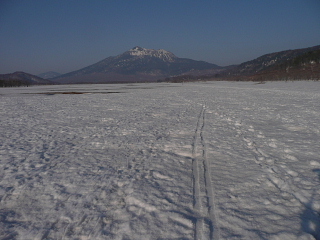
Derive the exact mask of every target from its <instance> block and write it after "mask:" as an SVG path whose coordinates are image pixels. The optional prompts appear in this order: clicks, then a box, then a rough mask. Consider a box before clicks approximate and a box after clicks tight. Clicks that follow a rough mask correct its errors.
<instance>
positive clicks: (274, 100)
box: [0, 81, 320, 240]
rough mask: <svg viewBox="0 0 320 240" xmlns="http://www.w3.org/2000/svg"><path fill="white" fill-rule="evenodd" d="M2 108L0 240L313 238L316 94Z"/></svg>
mask: <svg viewBox="0 0 320 240" xmlns="http://www.w3.org/2000/svg"><path fill="white" fill-rule="evenodd" d="M75 93H83V94H75ZM0 100H1V101H0V112H1V115H0V117H1V125H0V164H1V166H0V239H23V240H28V239H39V240H40V239H42V240H43V239H119V240H120V239H190V240H195V239H271V240H280V239H281V240H286V239H290V240H295V239H299V240H312V239H320V216H319V212H320V157H319V156H320V147H319V142H320V127H319V120H320V83H319V82H307V81H301V82H290V83H289V82H288V83H286V82H272V83H266V84H255V83H235V82H207V83H187V84H169V83H159V84H131V85H129V84H128V85H69V86H68V85H60V86H37V87H29V88H27V87H26V88H22V87H21V88H3V89H0Z"/></svg>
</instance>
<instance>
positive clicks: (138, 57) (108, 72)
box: [52, 47, 220, 83]
mask: <svg viewBox="0 0 320 240" xmlns="http://www.w3.org/2000/svg"><path fill="white" fill-rule="evenodd" d="M219 68H220V67H219V66H217V65H215V64H211V63H208V62H204V61H195V60H192V59H187V58H179V57H177V56H175V55H174V54H173V53H171V52H169V51H166V50H163V49H160V50H154V49H146V48H142V47H134V48H132V49H130V50H128V51H126V52H124V53H122V54H120V55H117V56H113V57H108V58H106V59H104V60H102V61H100V62H97V63H95V64H93V65H90V66H88V67H85V68H82V69H80V70H77V71H74V72H70V73H67V74H63V75H61V76H59V77H56V78H53V79H52V80H53V81H55V82H58V83H115V82H145V81H156V80H158V79H161V78H166V77H170V76H175V75H181V74H183V73H186V72H190V71H194V70H207V69H219Z"/></svg>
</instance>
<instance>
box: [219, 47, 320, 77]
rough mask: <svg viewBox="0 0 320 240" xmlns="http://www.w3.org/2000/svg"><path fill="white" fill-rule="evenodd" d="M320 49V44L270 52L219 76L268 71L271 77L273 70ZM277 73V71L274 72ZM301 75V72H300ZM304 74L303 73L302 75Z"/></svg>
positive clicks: (245, 74)
mask: <svg viewBox="0 0 320 240" xmlns="http://www.w3.org/2000/svg"><path fill="white" fill-rule="evenodd" d="M319 49H320V45H318V46H314V47H309V48H303V49H295V50H287V51H281V52H275V53H269V54H266V55H263V56H261V57H258V58H256V59H254V60H251V61H248V62H244V63H241V64H240V65H237V66H235V67H233V68H230V69H228V70H225V71H222V72H220V73H219V75H218V76H219V77H230V78H232V79H236V78H239V80H240V79H242V78H245V77H247V76H254V75H259V74H262V73H265V74H266V73H267V72H269V74H267V75H270V77H271V75H272V74H271V72H274V71H276V69H277V71H278V70H280V68H281V66H284V65H283V64H287V63H288V64H290V62H291V61H295V60H294V59H298V58H299V57H300V56H303V55H305V54H308V53H310V52H313V51H317V50H319ZM274 73H275V72H274ZM299 75H301V74H299ZM302 76H303V75H302Z"/></svg>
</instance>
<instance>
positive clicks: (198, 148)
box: [192, 104, 220, 240]
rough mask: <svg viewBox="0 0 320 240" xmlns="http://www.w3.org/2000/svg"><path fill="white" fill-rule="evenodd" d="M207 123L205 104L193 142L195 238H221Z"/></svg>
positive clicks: (198, 239)
mask: <svg viewBox="0 0 320 240" xmlns="http://www.w3.org/2000/svg"><path fill="white" fill-rule="evenodd" d="M205 125H206V106H205V104H204V105H202V108H201V111H200V114H199V116H198V120H197V125H196V129H195V132H194V137H193V144H192V159H193V160H192V173H193V208H194V211H195V212H197V213H198V216H200V217H198V218H196V221H195V233H194V239H195V240H202V239H220V233H219V227H218V221H217V220H218V219H217V214H216V206H215V200H214V189H213V185H212V182H211V177H210V176H211V172H210V162H209V160H208V156H207V144H206V140H205ZM203 185H204V186H203Z"/></svg>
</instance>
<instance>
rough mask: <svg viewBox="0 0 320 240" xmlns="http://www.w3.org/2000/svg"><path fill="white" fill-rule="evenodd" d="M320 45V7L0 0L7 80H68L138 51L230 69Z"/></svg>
mask: <svg viewBox="0 0 320 240" xmlns="http://www.w3.org/2000/svg"><path fill="white" fill-rule="evenodd" d="M316 45H320V1H319V0H265V1H263V0H241V1H239V0H200V1H195V0H144V1H142V0H95V1H87V0H67V1H66V0H28V1H26V0H0V74H4V73H11V72H15V71H24V72H27V73H31V74H40V73H44V72H48V71H56V72H59V73H67V72H71V71H75V70H78V69H80V68H83V67H86V66H88V65H91V64H94V63H96V62H98V61H100V60H103V59H105V58H107V57H109V56H116V55H119V54H121V53H123V52H125V51H127V50H129V49H131V48H133V47H135V46H140V47H144V48H150V49H165V50H168V51H170V52H172V53H174V54H175V55H176V56H178V57H183V58H191V59H194V60H203V61H207V62H210V63H214V64H217V65H220V66H227V65H232V64H240V63H242V62H245V61H249V60H252V59H254V58H257V57H259V56H261V55H264V54H267V53H271V52H277V51H283V50H288V49H298V48H306V47H312V46H316Z"/></svg>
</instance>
